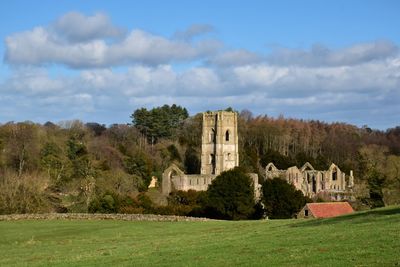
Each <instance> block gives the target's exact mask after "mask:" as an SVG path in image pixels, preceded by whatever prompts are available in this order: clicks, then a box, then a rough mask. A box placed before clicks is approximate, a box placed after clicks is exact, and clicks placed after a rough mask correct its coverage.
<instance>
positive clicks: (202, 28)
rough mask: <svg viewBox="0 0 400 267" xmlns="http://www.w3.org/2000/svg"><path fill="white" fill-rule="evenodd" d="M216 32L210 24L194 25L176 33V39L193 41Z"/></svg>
mask: <svg viewBox="0 0 400 267" xmlns="http://www.w3.org/2000/svg"><path fill="white" fill-rule="evenodd" d="M214 30H215V29H214V27H213V26H211V25H208V24H193V25H191V26H190V27H189V28H187V29H186V30H184V31H178V32H176V33H175V37H176V38H178V39H183V40H191V39H193V38H194V37H196V36H199V35H203V34H207V33H210V32H213V31H214Z"/></svg>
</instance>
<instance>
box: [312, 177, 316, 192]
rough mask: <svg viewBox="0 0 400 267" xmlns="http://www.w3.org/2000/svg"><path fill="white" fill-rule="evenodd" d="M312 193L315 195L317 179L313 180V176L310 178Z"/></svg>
mask: <svg viewBox="0 0 400 267" xmlns="http://www.w3.org/2000/svg"><path fill="white" fill-rule="evenodd" d="M312 191H313V192H314V193H317V179H315V176H313V178H312Z"/></svg>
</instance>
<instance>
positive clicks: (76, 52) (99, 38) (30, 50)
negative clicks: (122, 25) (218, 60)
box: [5, 13, 221, 68]
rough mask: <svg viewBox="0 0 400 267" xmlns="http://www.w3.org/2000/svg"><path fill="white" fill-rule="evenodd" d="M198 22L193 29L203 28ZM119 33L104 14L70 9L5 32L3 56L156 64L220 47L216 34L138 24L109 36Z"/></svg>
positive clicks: (74, 64) (18, 60) (23, 60)
mask: <svg viewBox="0 0 400 267" xmlns="http://www.w3.org/2000/svg"><path fill="white" fill-rule="evenodd" d="M198 27H199V26H197V27H195V28H193V29H189V31H191V32H193V33H192V34H194V32H196V31H197V33H199V31H200V30H201V29H197V28H198ZM196 29H197V30H196ZM204 30H205V29H203V31H204ZM120 35H121V31H120V30H119V29H118V28H116V27H114V26H112V25H111V22H110V21H109V19H108V18H107V17H106V16H105V15H103V14H96V15H94V16H92V17H85V16H84V15H82V14H80V13H68V14H66V15H65V16H63V17H61V18H60V19H59V20H58V21H57V22H56V23H55V24H54V25H50V26H48V27H36V28H34V29H32V30H30V31H25V32H19V33H14V34H12V35H10V36H8V37H6V41H5V43H6V53H5V61H6V62H7V63H9V64H13V65H46V64H60V65H65V66H68V67H71V68H93V67H96V68H98V67H110V66H119V65H128V64H136V63H144V64H150V65H157V64H165V63H170V62H181V61H182V62H185V61H191V60H196V59H201V58H204V57H207V56H210V55H213V54H214V53H216V51H218V49H219V48H220V47H221V43H220V42H218V41H216V40H198V41H196V42H192V41H190V40H178V39H173V38H166V37H163V36H160V35H154V34H151V33H148V32H145V31H142V30H139V29H135V30H132V31H131V32H130V33H129V34H127V35H126V36H124V37H123V38H120V39H116V40H114V41H113V42H109V41H107V38H108V37H115V36H120Z"/></svg>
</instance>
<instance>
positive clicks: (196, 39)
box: [0, 1, 400, 129]
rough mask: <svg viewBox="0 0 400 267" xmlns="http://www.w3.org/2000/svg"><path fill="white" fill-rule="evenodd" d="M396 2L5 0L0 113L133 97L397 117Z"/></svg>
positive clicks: (122, 102)
mask: <svg viewBox="0 0 400 267" xmlns="http://www.w3.org/2000/svg"><path fill="white" fill-rule="evenodd" d="M399 11H400V2H398V1H275V2H272V1H197V2H195V1H143V2H141V3H140V2H139V1H56V2H55V1H40V2H35V1H10V3H7V4H5V3H3V4H2V7H1V9H0V37H1V39H2V42H0V53H1V55H2V59H3V60H2V62H1V63H0V123H5V122H7V121H24V120H32V121H35V122H45V121H49V120H50V121H54V122H58V121H62V120H70V119H81V120H83V121H96V122H99V123H105V124H111V123H126V122H129V115H130V114H131V113H132V112H133V111H134V110H135V109H136V108H140V107H147V108H151V107H154V106H158V105H162V104H172V103H176V104H179V105H182V106H185V107H187V108H188V110H189V112H190V113H191V114H195V113H197V112H201V111H204V110H212V109H223V108H226V107H227V106H232V107H233V108H235V109H237V110H242V109H248V110H250V111H252V112H253V113H254V114H255V115H258V114H267V115H269V116H278V115H280V114H282V115H284V116H285V117H295V118H303V119H318V120H323V121H327V122H334V121H342V122H346V123H351V124H355V125H358V126H362V125H369V126H370V127H373V128H379V129H386V128H389V127H394V126H396V125H399V124H400V123H399V118H400V116H399V113H400V54H399V44H400V40H399V39H400V34H399V30H398V29H400V16H399V15H398V14H399Z"/></svg>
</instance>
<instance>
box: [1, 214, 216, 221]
mask: <svg viewBox="0 0 400 267" xmlns="http://www.w3.org/2000/svg"><path fill="white" fill-rule="evenodd" d="M18 220H120V221H149V222H189V221H212V220H211V219H207V218H196V217H185V216H174V215H155V214H88V213H44V214H11V215H0V221H18Z"/></svg>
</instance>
